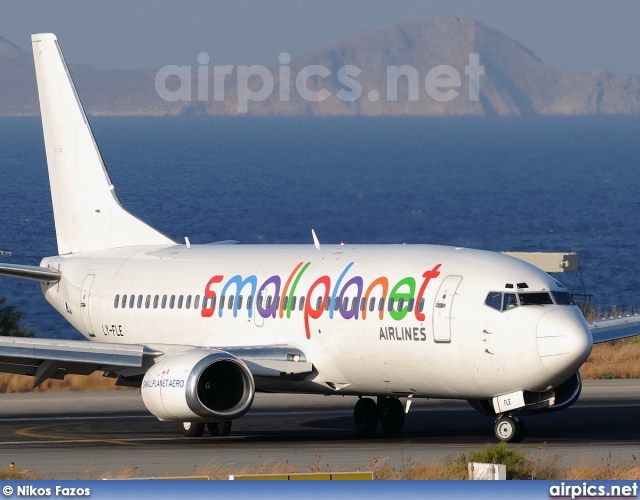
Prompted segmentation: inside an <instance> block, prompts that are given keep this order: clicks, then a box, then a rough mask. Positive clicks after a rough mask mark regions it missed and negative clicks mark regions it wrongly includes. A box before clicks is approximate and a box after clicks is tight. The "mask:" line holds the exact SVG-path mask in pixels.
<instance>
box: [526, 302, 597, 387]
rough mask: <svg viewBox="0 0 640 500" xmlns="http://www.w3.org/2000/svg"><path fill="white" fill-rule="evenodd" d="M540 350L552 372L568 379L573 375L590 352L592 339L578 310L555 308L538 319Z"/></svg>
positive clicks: (547, 367) (545, 364) (549, 370)
mask: <svg viewBox="0 0 640 500" xmlns="http://www.w3.org/2000/svg"><path fill="white" fill-rule="evenodd" d="M537 342H538V353H539V354H540V360H541V361H542V364H543V365H544V367H545V368H546V369H547V371H548V372H549V373H551V374H552V375H554V376H558V377H563V378H566V377H568V376H570V375H572V374H574V373H575V372H576V371H577V370H578V368H580V366H581V365H582V363H584V362H585V360H586V359H587V358H588V357H589V354H591V348H592V346H593V339H592V337H591V331H590V330H589V326H588V325H587V323H586V321H585V320H584V318H583V317H582V315H581V314H579V313H578V311H574V310H573V309H570V310H563V309H556V310H554V311H550V312H548V313H546V314H545V315H543V316H542V317H541V318H540V321H538V329H537Z"/></svg>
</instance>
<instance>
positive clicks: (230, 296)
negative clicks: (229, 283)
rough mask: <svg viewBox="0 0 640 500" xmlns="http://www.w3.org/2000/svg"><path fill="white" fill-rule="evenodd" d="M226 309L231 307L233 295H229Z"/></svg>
mask: <svg viewBox="0 0 640 500" xmlns="http://www.w3.org/2000/svg"><path fill="white" fill-rule="evenodd" d="M221 303H222V301H221ZM227 309H233V295H229V302H227Z"/></svg>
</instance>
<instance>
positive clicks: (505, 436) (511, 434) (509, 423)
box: [494, 415, 527, 443]
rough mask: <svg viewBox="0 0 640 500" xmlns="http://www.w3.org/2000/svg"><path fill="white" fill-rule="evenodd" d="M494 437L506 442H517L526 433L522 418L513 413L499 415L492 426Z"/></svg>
mask: <svg viewBox="0 0 640 500" xmlns="http://www.w3.org/2000/svg"><path fill="white" fill-rule="evenodd" d="M494 432H495V435H496V437H497V438H498V439H499V440H500V441H504V442H506V443H519V442H520V441H522V440H523V439H524V438H525V436H526V434H527V427H526V425H525V423H524V420H521V419H520V418H518V417H514V416H513V415H500V416H498V419H497V420H496V425H495V427H494Z"/></svg>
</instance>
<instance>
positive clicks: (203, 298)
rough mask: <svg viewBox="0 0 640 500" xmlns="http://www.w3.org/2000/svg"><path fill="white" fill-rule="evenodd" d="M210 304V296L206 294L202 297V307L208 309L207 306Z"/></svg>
mask: <svg viewBox="0 0 640 500" xmlns="http://www.w3.org/2000/svg"><path fill="white" fill-rule="evenodd" d="M208 305H209V297H207V296H206V295H205V296H204V297H202V309H208V308H207V306H208Z"/></svg>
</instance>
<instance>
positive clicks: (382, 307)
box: [378, 297, 384, 311]
mask: <svg viewBox="0 0 640 500" xmlns="http://www.w3.org/2000/svg"><path fill="white" fill-rule="evenodd" d="M378 311H384V297H382V298H381V299H380V302H378Z"/></svg>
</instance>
